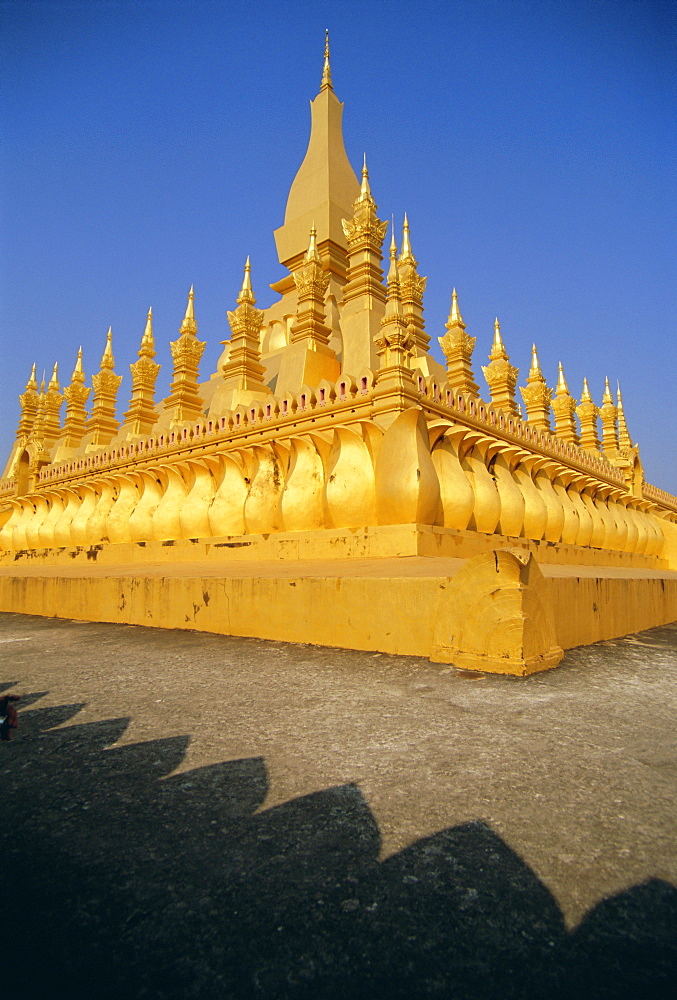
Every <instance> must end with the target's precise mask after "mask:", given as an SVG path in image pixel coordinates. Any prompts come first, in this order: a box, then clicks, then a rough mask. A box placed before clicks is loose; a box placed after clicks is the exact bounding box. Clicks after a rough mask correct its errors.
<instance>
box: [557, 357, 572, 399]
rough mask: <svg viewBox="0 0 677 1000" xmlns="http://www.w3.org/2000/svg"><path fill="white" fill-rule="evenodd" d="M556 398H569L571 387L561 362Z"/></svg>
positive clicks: (558, 371)
mask: <svg viewBox="0 0 677 1000" xmlns="http://www.w3.org/2000/svg"><path fill="white" fill-rule="evenodd" d="M555 395H556V396H568V395H569V386H568V385H567V380H566V379H565V378H564V369H563V368H562V362H561V361H560V362H559V367H558V369H557V385H556V387H555Z"/></svg>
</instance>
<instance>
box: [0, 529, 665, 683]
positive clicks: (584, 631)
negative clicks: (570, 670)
mask: <svg viewBox="0 0 677 1000" xmlns="http://www.w3.org/2000/svg"><path fill="white" fill-rule="evenodd" d="M293 534H294V533H289V534H288V535H287V536H281V535H277V536H272V535H271V536H268V538H265V537H263V536H259V537H257V538H252V536H246V537H245V536H242V537H240V538H228V539H222V540H217V541H213V540H212V541H210V542H201V541H198V542H191V541H188V540H179V541H176V542H173V543H171V544H166V543H164V544H163V543H161V542H152V543H146V544H141V545H139V544H129V545H127V544H125V545H103V546H96V547H91V548H90V549H82V548H81V549H77V548H75V549H57V550H46V551H43V552H40V551H37V550H33V551H32V552H30V553H29V552H23V553H4V554H3V557H4V558H3V559H2V560H1V561H0V609H1V610H3V611H13V612H22V613H26V614H37V615H45V616H55V617H61V618H73V619H77V620H94V621H109V622H118V623H126V624H133V625H150V626H155V627H160V628H183V629H194V630H198V631H205V632H215V633H220V634H223V635H237V636H252V637H257V638H263V639H274V640H283V641H287V642H304V643H305V642H309V643H313V644H318V645H325V646H338V647H345V648H349V649H363V650H375V651H379V652H385V653H393V654H404V655H416V656H426V657H429V658H430V659H432V660H433V661H435V662H450V663H455V664H456V665H457V666H460V667H463V668H466V669H475V670H485V671H493V672H500V673H508V674H517V675H525V674H528V673H533V672H535V671H537V670H543V669H548V668H549V667H552V666H556V664H557V663H558V662H559V661H560V660H561V657H562V650H564V649H570V648H572V647H574V646H578V645H584V644H588V643H592V642H596V641H599V640H601V639H610V638H614V637H616V636H620V635H624V634H627V633H629V632H634V631H638V630H641V629H645V628H650V627H652V626H655V625H659V624H665V623H667V622H670V621H673V620H675V619H677V573H675V572H670V571H667V570H657V569H642V568H640V567H634V568H627V566H626V567H625V568H623V567H620V566H610V565H607V566H582V565H577V566H573V565H562V564H556V563H554V562H550V563H549V562H547V561H545V560H543V561H541V559H540V557H541V556H543V555H545V554H549V555H550V556H553V555H554V552H553V550H554V548H555V547H548V546H543V548H542V551H540V552H538V553H537V555H538V557H539V561H537V559H536V558H535V557H534V553H533V551H532V548H533V546H532V545H531V543H530V544H528V545H527V544H525V545H524V546H522V547H515V546H514V545H513V546H510V545H509V540H508V539H506V540H505V547H502V548H497V547H496V538H495V537H494V538H492V539H491V540H489V539H487V540H486V541H487V543H489V541H491V545H489V544H487V545H486V546H484V549H483V551H479V549H482V545H481V544H480V543H481V542H482V541H483V540H482V539H481V538H479V537H478V536H477V534H473V533H450V532H448V531H444V530H436V529H430V528H428V527H426V526H421V525H406V526H392V527H385V528H378V529H373V530H372V529H370V530H368V531H367V530H362V531H361V532H357V531H355V532H349V531H343V532H316V533H314V536H315V537H314V538H312V537H309V535H308V533H299V537H298V538H294V537H293ZM466 534H467V536H468V537H467V538H464V537H463V536H464V535H466ZM473 547H475V548H476V549H477V550H478V551H472V549H473ZM281 548H282V549H284V551H285V554H286V558H283V559H280V558H279V555H280V551H281ZM454 549H455V550H456V551H457V552H459V553H461V552H462V553H463V556H464V557H453V556H451V555H449V554H447V553H446V552H444V551H442V550H447V551H449V552H450V551H454ZM421 550H424V551H426V550H427V551H428V552H430V553H431V554H428V555H421V554H420V552H421ZM433 551H434V554H433ZM275 552H276V553H277V556H278V558H273V556H274V554H275ZM440 552H442V554H440ZM311 553H312V554H311ZM608 555H611V554H608ZM313 556H314V557H313ZM346 556H351V558H346ZM560 556H561V553H560Z"/></svg>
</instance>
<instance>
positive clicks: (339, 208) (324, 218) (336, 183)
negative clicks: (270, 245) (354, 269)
mask: <svg viewBox="0 0 677 1000" xmlns="http://www.w3.org/2000/svg"><path fill="white" fill-rule="evenodd" d="M310 111H311V127H310V139H309V141H308V149H307V150H306V155H305V157H304V159H303V162H302V164H301V166H300V167H299V169H298V172H297V174H296V177H295V178H294V181H293V183H292V186H291V188H290V191H289V197H288V199H287V208H286V211H285V214H284V225H283V226H280V228H279V229H277V230H276V231H275V242H276V244H277V253H278V257H279V258H280V263H281V264H284V266H285V267H288V268H289V270H290V271H294V270H296V269H297V268H298V267H301V266H302V264H303V258H304V256H305V253H306V250H307V248H308V233H309V232H310V228H311V226H312V225H313V223H314V224H315V226H316V227H317V248H318V251H319V253H320V256H321V257H322V261H323V264H324V267H325V269H326V270H328V271H330V272H332V273H335V274H337V275H338V276H339V279H340V280H341V282H342V283H343V282H345V268H346V264H347V261H346V251H347V244H346V239H345V236H344V234H343V228H342V226H341V220H342V219H350V218H351V217H352V214H353V203H354V202H355V200H356V199H357V198H358V197H359V195H360V183H359V181H358V179H357V177H356V176H355V171H354V170H353V168H352V166H351V165H350V161H349V160H348V155H347V153H346V150H345V145H344V141H343V104H342V103H341V101H339V99H338V98H337V96H336V94H335V93H334V88H333V84H332V81H331V70H330V66H329V34H328V33H327V34H326V35H325V49H324V68H323V72H322V84H321V88H320V92H319V94H318V95H317V97H315V99H314V100H313V101H311V102H310Z"/></svg>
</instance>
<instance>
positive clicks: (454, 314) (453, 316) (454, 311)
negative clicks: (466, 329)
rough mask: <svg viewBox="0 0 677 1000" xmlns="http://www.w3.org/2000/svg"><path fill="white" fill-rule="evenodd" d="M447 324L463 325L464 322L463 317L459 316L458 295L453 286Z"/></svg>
mask: <svg viewBox="0 0 677 1000" xmlns="http://www.w3.org/2000/svg"><path fill="white" fill-rule="evenodd" d="M447 326H465V323H464V322H463V317H462V316H461V313H460V310H459V308H458V295H457V294H456V289H455V288H454V289H453V291H452V293H451V311H450V313H449V319H448V321H447Z"/></svg>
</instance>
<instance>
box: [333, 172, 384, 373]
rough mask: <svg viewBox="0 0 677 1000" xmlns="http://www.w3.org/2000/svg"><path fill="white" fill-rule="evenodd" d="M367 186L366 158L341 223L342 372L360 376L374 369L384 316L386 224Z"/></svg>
mask: <svg viewBox="0 0 677 1000" xmlns="http://www.w3.org/2000/svg"><path fill="white" fill-rule="evenodd" d="M377 207H378V206H377V205H376V202H375V201H374V199H373V197H372V193H371V188H370V186H369V171H368V170H367V157H366V155H365V157H364V164H363V167H362V186H361V188H360V193H359V195H358V197H357V198H356V199H355V202H354V204H353V210H352V213H351V214H350V217H349V218H344V219H342V220H341V225H342V228H343V234H344V237H345V240H346V243H347V245H348V271H347V278H348V281H347V283H346V284H345V285H344V287H343V311H342V316H341V331H342V335H343V370H344V371H347V372H359V371H360V370H361V369H362V368H371V369H374V368H376V367H377V358H376V348H375V342H376V338H377V337H378V336H379V335H380V329H381V326H380V324H381V319H382V318H383V315H384V312H385V301H386V290H385V288H384V287H383V271H382V269H381V261H382V260H383V251H382V246H383V240H384V238H385V234H386V230H387V228H388V223H387V222H384V221H382V220H381V219H379V217H378V215H377V214H376V211H377Z"/></svg>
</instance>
